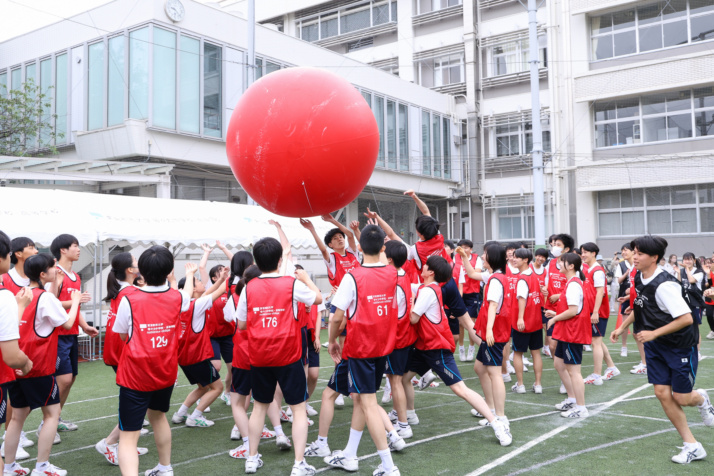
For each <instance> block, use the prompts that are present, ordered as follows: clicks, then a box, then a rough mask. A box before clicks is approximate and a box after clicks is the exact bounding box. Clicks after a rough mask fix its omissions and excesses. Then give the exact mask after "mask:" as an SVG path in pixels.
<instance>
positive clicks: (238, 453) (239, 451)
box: [228, 445, 248, 459]
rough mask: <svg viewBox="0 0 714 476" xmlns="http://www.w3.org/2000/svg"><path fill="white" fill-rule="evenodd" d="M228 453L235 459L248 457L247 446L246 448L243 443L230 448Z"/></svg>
mask: <svg viewBox="0 0 714 476" xmlns="http://www.w3.org/2000/svg"><path fill="white" fill-rule="evenodd" d="M228 455H229V456H230V457H231V458H235V459H248V448H246V447H245V445H240V446H238V447H237V448H233V449H232V450H230V451H229V452H228Z"/></svg>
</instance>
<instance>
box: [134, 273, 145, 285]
mask: <svg viewBox="0 0 714 476" xmlns="http://www.w3.org/2000/svg"><path fill="white" fill-rule="evenodd" d="M139 281H144V284H146V280H145V279H144V277H143V276H142V275H140V274H138V275H137V276H136V278H134V282H133V283H131V284H133V285H134V286H138V285H139Z"/></svg>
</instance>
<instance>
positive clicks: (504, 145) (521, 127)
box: [488, 120, 551, 157]
mask: <svg viewBox="0 0 714 476" xmlns="http://www.w3.org/2000/svg"><path fill="white" fill-rule="evenodd" d="M541 126H542V128H543V129H542V132H543V139H542V141H543V152H550V149H551V145H550V121H547V120H543V121H541ZM488 130H489V137H490V144H491V147H490V148H489V151H490V154H489V155H490V156H491V157H513V156H519V155H526V154H530V153H531V152H533V123H532V122H531V121H525V122H521V121H519V122H509V123H506V124H501V125H497V126H493V127H489V128H488Z"/></svg>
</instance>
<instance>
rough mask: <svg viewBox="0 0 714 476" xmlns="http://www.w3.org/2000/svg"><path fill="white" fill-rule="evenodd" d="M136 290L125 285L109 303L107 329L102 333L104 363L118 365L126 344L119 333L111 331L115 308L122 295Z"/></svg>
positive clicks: (117, 306)
mask: <svg viewBox="0 0 714 476" xmlns="http://www.w3.org/2000/svg"><path fill="white" fill-rule="evenodd" d="M135 291H136V288H135V287H134V286H126V287H125V288H124V289H122V290H121V291H119V293H118V294H117V295H116V297H115V298H114V299H112V300H111V302H110V303H109V314H108V315H107V330H106V332H105V333H104V363H105V364H106V365H119V360H120V359H121V353H122V352H123V351H124V346H125V345H126V344H125V343H124V341H123V340H121V337H119V334H117V333H116V332H114V331H113V328H114V321H115V320H116V318H117V309H119V303H120V302H121V300H122V298H123V297H124V296H128V295H130V294H132V293H133V292H135Z"/></svg>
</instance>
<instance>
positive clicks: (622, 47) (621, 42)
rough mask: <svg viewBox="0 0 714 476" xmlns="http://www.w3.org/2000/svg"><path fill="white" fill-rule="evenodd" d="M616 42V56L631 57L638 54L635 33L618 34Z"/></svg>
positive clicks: (615, 37) (615, 38)
mask: <svg viewBox="0 0 714 476" xmlns="http://www.w3.org/2000/svg"><path fill="white" fill-rule="evenodd" d="M614 41H615V56H622V55H631V54H633V53H637V38H636V34H635V31H634V30H633V31H626V32H624V33H616V34H615V35H614Z"/></svg>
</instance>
